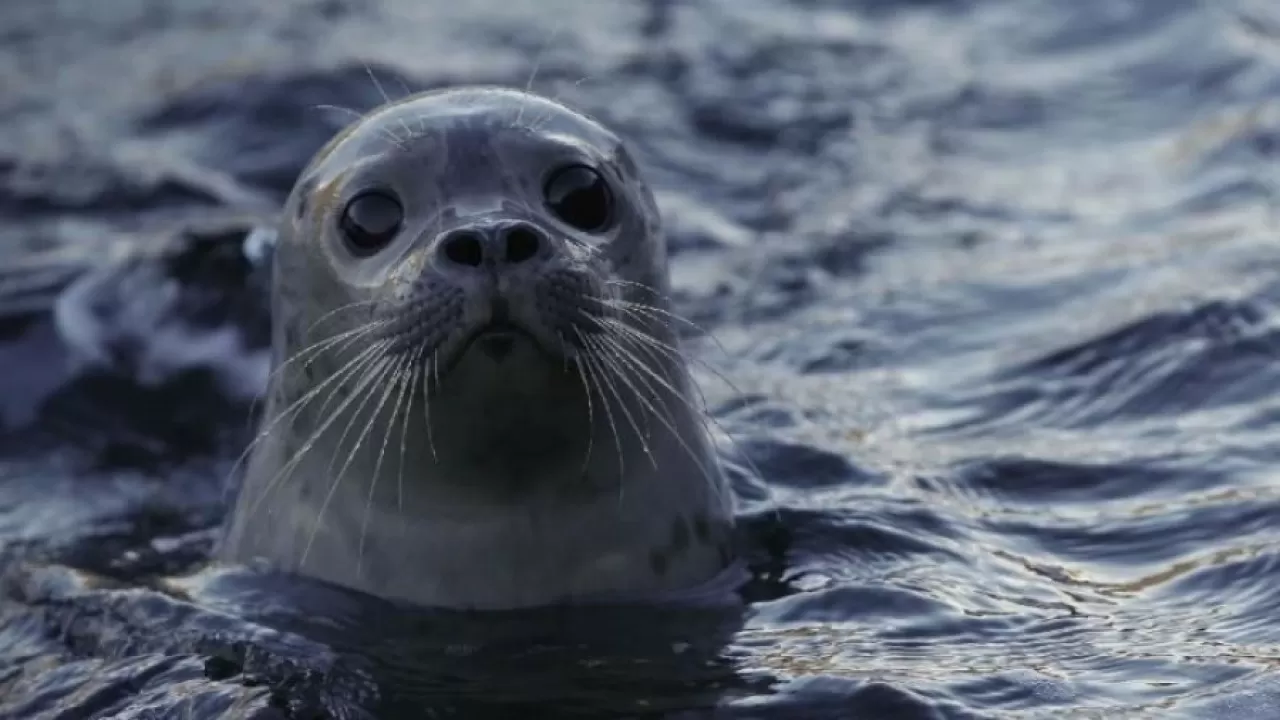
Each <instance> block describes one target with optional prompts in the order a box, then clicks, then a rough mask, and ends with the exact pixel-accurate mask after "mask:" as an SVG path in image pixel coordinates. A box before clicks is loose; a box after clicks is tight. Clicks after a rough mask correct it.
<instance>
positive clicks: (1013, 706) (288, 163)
mask: <svg viewBox="0 0 1280 720" xmlns="http://www.w3.org/2000/svg"><path fill="white" fill-rule="evenodd" d="M108 5H109V8H108ZM455 8H456V9H455ZM0 37H3V38H4V43H3V45H2V47H3V50H0V52H2V53H3V56H2V57H3V62H0V78H2V81H3V87H4V92H3V93H0V123H3V125H0V128H2V129H0V214H2V215H3V220H4V221H3V223H0V247H3V248H4V250H3V251H2V252H3V253H4V254H3V256H2V257H3V275H2V276H0V277H2V279H0V296H2V297H3V302H2V303H0V367H2V368H3V369H4V372H3V373H0V421H2V422H3V428H4V432H3V433H2V434H0V538H2V541H3V546H4V553H3V557H4V560H3V565H0V570H2V573H3V578H4V584H3V592H4V595H3V596H2V597H3V600H0V717H3V718H51V719H52V718H90V717H93V718H108V717H109V718H120V719H123V718H171V717H177V718H185V717H193V718H194V717H198V718H205V717H209V718H214V717H220V718H239V717H253V718H283V717H287V718H320V717H340V718H362V717H468V718H485V717H544V716H554V717H671V718H702V717H734V718H782V717H786V718H917V717H919V718H1107V719H1111V718H1232V719H1236V718H1242V719H1246V720H1252V719H1259V720H1269V719H1271V718H1275V717H1280V622H1278V621H1277V620H1276V618H1277V617H1280V583H1277V581H1276V578H1277V577H1280V574H1278V572H1280V479H1278V478H1277V476H1276V471H1275V470H1273V469H1272V468H1273V465H1274V463H1275V461H1276V459H1277V456H1278V455H1280V445H1278V443H1277V430H1278V429H1280V395H1277V393H1275V392H1274V388H1275V387H1276V386H1277V381H1278V380H1280V371H1278V370H1277V369H1276V368H1277V365H1276V363H1275V362H1274V357H1275V356H1276V350H1277V349H1278V348H1280V326H1278V325H1277V322H1276V318H1277V317H1278V316H1277V310H1278V308H1277V304H1278V303H1280V283H1277V280H1276V278H1277V269H1280V256H1278V255H1277V254H1276V252H1275V250H1274V247H1275V237H1276V235H1277V227H1278V224H1277V222H1276V220H1277V217H1276V210H1275V208H1276V202H1275V198H1274V195H1275V190H1274V189H1273V188H1274V187H1275V184H1276V182H1275V181H1276V180H1277V171H1276V169H1275V168H1276V164H1275V162H1274V161H1275V155H1276V154H1277V150H1278V148H1280V142H1278V141H1280V104H1277V103H1278V101H1277V98H1278V97H1280V95H1278V92H1280V13H1278V12H1277V10H1276V9H1275V8H1274V7H1273V3H1269V2H1264V0H1255V1H1253V2H1246V1H1243V0H1223V1H1217V2H1212V3H1210V2H1192V1H1191V0H1087V1H1081V2H1071V3H1068V2H1055V1H1053V0H967V1H961V0H955V1H953V2H941V1H934V2H925V1H924V0H915V1H914V2H908V1H907V0H901V1H900V2H890V1H889V0H854V1H850V2H824V1H823V0H792V1H791V2H777V1H774V2H765V1H764V0H705V1H704V2H698V3H694V2H678V1H677V0H650V1H649V2H640V1H636V2H622V1H620V0H619V1H612V2H603V1H599V0H592V2H589V3H588V2H586V0H556V1H554V2H543V1H542V0H539V1H538V2H532V1H531V0H508V1H507V2H501V3H498V2H473V3H467V4H465V5H464V4H461V3H459V4H453V3H443V2H412V1H410V0H386V1H384V2H377V1H375V0H281V1H280V2H274V3H253V4H251V3H240V4H228V3H225V2H200V1H198V0H189V1H186V2H181V3H149V2H144V1H142V0H127V1H126V0H120V2H114V3H110V4H107V3H91V2H88V0H79V1H75V0H64V1H62V2H47V3H9V4H8V5H7V6H6V7H5V8H4V10H3V11H0ZM366 65H367V67H368V68H370V69H372V70H373V72H374V75H375V76H377V77H378V78H379V79H380V81H381V84H382V85H383V87H384V88H385V89H386V92H387V93H388V94H391V95H392V96H398V95H401V94H403V93H404V92H405V90H406V88H414V89H416V88H424V87H435V86H441V85H449V84H456V83H464V82H466V83H470V82H497V83H503V84H510V85H516V86H524V85H525V84H526V83H528V82H529V81H530V78H531V77H532V87H533V88H534V89H535V90H537V91H540V92H543V93H546V94H549V95H554V96H559V97H561V98H562V99H564V100H565V101H567V102H569V103H570V104H572V105H574V106H576V107H579V108H582V109H584V110H586V111H588V112H590V113H592V114H594V115H596V116H598V117H599V118H600V119H602V120H603V121H605V122H606V123H608V124H610V125H611V126H613V127H614V128H616V129H617V130H618V131H619V132H620V133H621V134H622V135H624V136H625V137H626V138H627V139H628V140H629V141H630V142H631V143H632V144H633V146H634V147H635V149H636V154H637V155H638V157H639V158H640V160H641V161H642V163H643V165H644V169H645V171H646V173H647V174H648V176H649V177H650V179H651V181H652V182H653V184H654V185H655V187H656V188H657V190H658V193H659V196H660V202H661V205H662V207H663V209H664V211H665V213H666V216H667V219H668V224H669V226H670V229H671V235H672V245H673V248H674V249H675V251H676V256H675V269H674V273H675V283H676V288H677V292H678V300H679V306H680V310H681V311H682V312H683V313H685V314H686V315H688V316H689V317H691V318H693V319H694V320H696V321H697V322H698V323H699V324H701V325H703V326H704V327H706V328H707V329H708V330H709V331H710V332H711V333H713V334H714V336H715V339H716V341H718V342H712V341H711V340H709V339H707V338H705V337H691V338H690V339H689V344H690V348H691V351H692V352H694V353H695V354H696V355H697V356H698V357H699V358H700V359H701V360H702V361H704V362H705V364H706V365H707V366H709V367H711V368H714V370H715V372H712V371H711V370H707V369H705V368H703V369H700V374H701V379H702V381H703V386H704V388H705V391H706V393H707V395H708V399H709V401H710V402H711V404H712V406H713V407H714V408H715V410H716V415H717V419H718V420H719V422H720V423H721V424H722V425H723V426H724V427H725V428H726V430H728V431H729V432H730V433H731V434H732V435H733V436H734V437H735V438H736V439H737V447H738V448H739V449H738V450H736V451H735V450H732V449H730V450H728V451H727V457H726V462H727V463H729V464H730V465H731V467H733V468H734V469H735V473H736V474H737V475H738V476H739V480H740V481H741V482H740V485H741V488H742V491H743V497H744V500H745V502H744V510H743V514H744V527H745V530H746V533H745V534H746V536H747V537H746V544H747V547H748V549H749V551H750V554H751V559H752V563H753V569H754V572H755V577H754V579H753V581H752V582H751V583H750V584H749V585H748V586H747V587H746V588H744V591H743V593H744V595H745V596H746V598H747V600H748V601H749V604H748V605H747V609H746V611H745V612H730V611H711V610H708V611H705V612H697V613H694V612H680V611H672V610H663V609H660V608H658V609H655V608H647V609H634V610H599V611H593V612H589V613H588V612H581V613H564V612H554V611H547V612H536V613H516V614H512V615H502V616H498V617H476V616H469V615H465V614H463V615H458V614H439V613H426V612H420V611H412V610H408V609H404V608H399V607H392V606H390V605H388V604H386V603H383V602H381V601H378V600H376V599H371V598H365V597H360V596H357V595H354V594H350V593H344V592H341V591H338V590H335V589H333V588H328V587H323V586H320V585H318V584H313V583H308V582H306V581H301V580H288V579H282V578H272V577H270V576H265V575H260V574H257V573H255V572H253V571H251V570H247V569H241V570H209V569H204V565H203V561H204V558H205V557H206V555H207V553H208V550H209V547H210V543H211V542H212V538H213V531H214V528H216V525H217V523H218V521H219V520H220V518H221V516H222V502H223V491H222V478H223V477H224V476H225V474H226V472H227V470H228V469H229V466H230V461H231V459H232V458H234V456H235V455H236V453H237V452H238V450H239V449H240V448H241V447H242V446H243V444H244V442H245V439H246V437H247V434H248V432H249V429H248V422H247V417H248V410H249V405H248V398H250V397H251V396H252V394H253V392H254V390H255V388H257V387H260V383H261V380H262V355H261V350H262V347H263V342H264V338H263V327H264V322H265V317H264V314H263V313H264V310H263V307H262V304H261V295H260V287H258V286H257V285H256V284H255V283H256V282H257V281H256V279H255V276H254V274H253V273H252V270H251V267H250V265H249V263H248V262H247V261H246V260H245V259H244V258H243V257H242V255H241V254H240V252H239V247H240V242H241V240H242V239H243V237H244V236H245V234H246V233H247V232H248V231H249V229H250V228H252V227H253V226H254V225H255V224H257V223H260V222H263V221H264V220H266V219H267V218H269V217H270V213H271V212H272V211H273V209H274V207H275V206H276V204H277V203H278V202H279V201H280V199H281V198H282V196H283V193H284V192H285V191H286V190H287V189H288V187H289V185H290V183H291V182H292V179H293V176H294V174H295V173H296V172H297V170H298V169H299V168H300V166H301V164H302V163H303V162H304V161H305V160H306V158H307V156H308V155H309V154H310V153H311V152H312V151H313V150H314V149H316V148H317V147H318V146H319V145H320V144H321V143H322V142H323V141H324V140H325V139H327V138H328V137H329V135H330V134H332V133H333V132H334V131H335V130H336V129H337V128H339V127H340V126H341V125H342V124H343V123H344V122H346V120H347V117H346V116H344V114H343V113H342V112H340V111H325V110H318V109H316V108H315V107H314V106H316V105H320V104H330V105H338V106H345V107H351V108H355V109H359V110H363V109H367V108H369V107H371V106H372V105H374V104H376V103H378V102H380V101H381V94H380V92H379V90H378V89H377V87H376V86H375V85H374V84H373V83H372V82H371V81H370V79H369V75H368V74H367V72H366ZM535 68H536V73H535V72H534V69H535ZM68 287H69V289H67V288H68ZM59 293H62V295H61V296H60V295H59ZM59 297H61V300H57V298H59ZM55 311H56V312H55ZM55 319H56V321H57V322H55ZM60 332H61V334H59V333H60ZM721 376H723V379H722V377H721ZM731 448H732V446H731ZM744 456H745V457H744ZM747 459H750V460H751V461H753V463H754V464H755V465H756V466H758V467H759V469H760V471H761V472H762V473H763V475H764V478H765V481H766V482H767V485H768V491H769V492H765V491H764V488H762V487H761V485H760V483H758V482H756V481H754V480H753V479H752V477H751V473H749V472H747V471H746V470H745V469H744V468H747V467H748V466H749V463H748V462H747ZM770 495H771V496H772V499H773V501H774V503H775V505H774V506H776V508H777V510H778V512H777V514H776V515H775V514H774V513H772V512H771V511H770V507H774V506H770V505H769V504H768V503H767V502H766V497H767V496H770Z"/></svg>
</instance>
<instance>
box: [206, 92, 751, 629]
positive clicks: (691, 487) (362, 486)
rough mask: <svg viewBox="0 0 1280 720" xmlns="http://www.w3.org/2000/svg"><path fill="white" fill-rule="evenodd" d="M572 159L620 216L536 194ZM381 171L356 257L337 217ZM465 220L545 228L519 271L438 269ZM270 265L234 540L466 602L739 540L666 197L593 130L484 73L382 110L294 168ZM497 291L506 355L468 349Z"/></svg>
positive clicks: (672, 583)
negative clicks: (364, 251) (510, 328)
mask: <svg viewBox="0 0 1280 720" xmlns="http://www.w3.org/2000/svg"><path fill="white" fill-rule="evenodd" d="M568 162H581V163H587V164H590V165H591V166H593V167H594V168H596V169H597V171H599V172H600V173H601V174H602V175H603V176H604V177H605V178H606V180H607V181H608V183H609V185H610V187H611V189H612V191H613V194H614V197H615V205H616V207H617V210H618V212H619V216H618V221H617V223H616V224H615V225H614V226H613V227H612V229H610V230H608V231H606V232H605V233H602V234H599V235H592V234H589V233H583V232H580V231H577V230H575V229H574V228H572V227H570V226H568V225H566V224H564V223H562V222H560V221H559V220H558V219H556V218H555V217H553V216H552V214H551V213H550V212H548V210H547V209H546V207H545V206H544V204H543V202H542V199H541V194H542V187H543V184H544V182H545V179H546V174H547V173H548V172H549V171H550V170H551V169H553V168H555V167H559V166H561V165H563V164H565V163H568ZM373 186H381V187H386V188H392V189H394V190H395V192H396V193H397V194H398V195H399V196H400V197H401V198H402V202H403V204H404V206H405V222H404V225H403V227H402V229H401V231H400V233H399V235H398V236H397V237H396V239H395V240H393V241H392V243H391V245H390V246H389V247H387V248H385V249H384V250H382V251H381V252H379V253H378V254H376V255H374V256H372V257H367V258H359V257H355V256H353V255H351V254H350V253H349V252H347V251H346V250H345V248H344V246H343V245H342V242H341V239H340V236H339V232H338V229H337V221H336V219H337V214H338V213H340V212H341V209H342V207H343V206H344V204H345V202H346V201H347V200H348V199H349V198H351V197H352V196H353V195H354V194H355V193H357V192H359V191H361V190H364V189H366V188H369V187H373ZM479 222H489V223H492V222H512V223H516V222H518V223H525V224H527V225H529V226H531V227H534V228H536V229H537V230H538V231H540V232H541V233H543V235H544V236H545V237H546V238H548V239H549V244H547V245H545V246H540V247H541V249H540V252H542V253H543V254H542V255H540V256H538V257H536V258H535V259H534V261H531V262H528V263H525V264H524V265H521V266H519V267H518V268H510V267H508V268H502V269H493V270H492V271H489V269H486V270H485V271H482V272H481V271H477V272H473V273H471V274H466V273H461V272H456V271H453V270H450V269H449V268H448V267H445V266H443V265H441V261H440V254H439V252H438V247H437V244H438V239H439V238H440V237H442V236H443V235H444V234H446V233H448V232H449V231H451V230H456V229H458V228H465V227H469V226H470V225H471V224H474V223H479ZM272 263H273V264H272V270H273V273H272V275H273V280H272V310H273V350H274V363H273V365H274V368H275V372H274V373H273V375H272V381H271V383H270V387H269V392H268V396H267V405H266V412H265V415H264V420H263V427H262V430H261V433H260V436H259V439H258V440H257V441H256V442H255V444H254V445H253V447H252V448H251V452H250V454H249V456H248V464H247V467H246V471H245V476H244V480H243V482H242V484H241V488H242V489H241V493H240V496H239V497H238V498H237V502H236V505H235V508H234V511H233V513H232V515H231V517H230V519H229V522H228V528H227V534H226V537H225V539H224V542H223V543H222V545H221V548H220V555H221V557H222V558H223V559H225V560H228V561H233V562H243V561H247V560H250V559H252V558H265V559H266V560H268V561H269V562H271V563H273V564H274V565H276V566H277V567H280V568H283V569H287V570H291V571H295V572H299V573H302V574H305V575H309V576H314V577H318V578H322V579H325V580H329V581H331V582H335V583H339V584H342V585H346V586H349V587H353V588H357V589H360V590H363V591H366V592H370V593H373V594H377V595H382V596H387V597H394V598H400V599H405V600H409V601H412V602H416V603H420V604H425V605H433V606H446V607H464V608H512V607H524V606H534V605H545V604H553V603H563V602H574V601H577V600H584V601H586V600H590V599H592V598H594V597H599V596H610V597H623V598H625V597H626V596H628V595H635V596H639V595H646V596H649V595H653V594H654V593H658V594H661V593H663V592H668V591H670V592H677V591H680V590H684V589H687V588H690V587H693V586H696V585H699V584H702V583H705V582H707V581H708V579H709V578H712V577H713V576H715V575H716V574H717V573H719V572H720V571H721V570H722V569H723V568H724V567H725V565H726V564H727V563H729V562H730V561H731V560H732V553H730V552H728V551H727V550H726V548H727V547H728V546H727V545H726V541H725V540H724V538H725V537H726V536H727V531H728V529H729V528H730V527H731V526H732V522H733V499H732V496H731V493H730V492H729V490H728V489H727V486H726V483H725V480H724V478H723V477H722V476H721V474H720V471H719V468H718V467H717V464H716V461H715V455H714V452H713V449H712V446H711V442H710V440H709V437H708V434H707V432H706V429H705V427H704V420H705V417H704V415H703V411H702V409H701V408H700V407H698V406H697V404H696V400H695V398H696V397H697V393H696V392H695V391H694V389H693V387H692V384H691V380H690V378H689V373H688V369H687V367H686V365H685V362H684V359H683V357H682V356H681V355H680V354H679V352H678V349H677V348H678V340H677V333H676V328H675V327H674V322H676V320H675V319H674V316H673V315H671V308H670V306H669V303H668V300H667V297H668V285H667V277H668V271H667V254H666V245H665V241H664V240H663V237H662V232H661V228H660V224H659V216H658V210H657V207H656V205H655V204H654V200H653V197H652V195H651V194H650V192H649V190H648V188H647V187H646V185H645V183H644V182H643V180H642V179H641V178H640V177H639V174H638V171H637V170H636V166H635V164H634V163H633V162H632V161H631V159H630V158H629V157H628V156H627V153H626V150H625V148H624V146H623V145H622V143H621V141H620V140H619V139H618V138H617V137H616V136H615V135H614V134H613V133H611V132H610V131H608V130H607V129H606V128H604V127H603V126H601V125H600V124H598V123H596V122H594V121H592V120H590V119H588V118H586V117H584V116H583V115H581V114H579V113H576V112H574V111H572V110H569V109H567V108H565V107H564V106H562V105H559V104H557V103H554V102H552V101H550V100H547V99H544V98H540V97H537V96H534V95H530V94H526V93H520V92H515V91H511V90H501V89H493V88H469V89H462V90H451V91H444V92H436V93H428V94H424V95H418V96H413V97H410V98H406V99H405V100H403V101H400V102H398V103H393V104H390V105H388V106H384V107H383V108H380V109H378V110H375V111H374V112H372V113H370V114H369V115H368V116H366V117H365V118H363V119H362V120H360V121H359V122H357V123H356V124H355V125H354V126H352V127H351V128H348V129H347V130H346V131H344V132H343V133H342V134H340V135H339V136H338V137H336V138H335V139H334V140H333V141H331V142H330V143H329V144H328V145H327V146H326V147H325V148H324V149H322V150H321V151H320V152H319V153H318V154H317V156H316V157H315V159H314V160H313V161H312V162H311V164H310V165H309V166H308V167H307V168H306V169H305V170H304V171H303V173H302V174H301V176H300V177H299V179H298V182H297V184H296V186H295V188H294V191H293V193H292V194H291V196H290V198H289V201H288V203H287V205H286V208H285V212H284V214H283V219H282V222H281V225H280V229H279V233H278V241H277V247H276V248H275V253H274V257H273V259H272ZM497 305H503V306H505V307H506V308H507V309H508V312H509V315H510V317H511V318H512V320H513V321H514V322H515V323H516V324H517V325H519V327H520V328H521V329H523V330H524V331H526V332H527V341H521V342H518V343H517V344H516V347H515V349H514V350H513V351H512V354H511V356H510V357H508V358H506V359H505V360H502V361H498V360H493V359H491V358H487V357H485V356H483V355H482V354H480V353H478V352H476V351H475V350H474V349H468V348H469V345H468V342H469V338H470V337H471V334H472V333H473V331H474V330H475V328H477V327H478V326H480V325H483V324H484V323H486V322H488V321H489V319H490V318H491V317H492V314H493V313H494V312H495V309H494V308H495V306H497ZM339 338H342V339H340V340H339ZM643 338H647V339H643ZM326 340H327V341H328V344H326V345H322V346H317V345H316V343H321V342H325V341H326ZM619 350H622V351H624V352H625V356H624V355H620V354H619V352H618V351H619ZM352 363H354V365H353V364H352Z"/></svg>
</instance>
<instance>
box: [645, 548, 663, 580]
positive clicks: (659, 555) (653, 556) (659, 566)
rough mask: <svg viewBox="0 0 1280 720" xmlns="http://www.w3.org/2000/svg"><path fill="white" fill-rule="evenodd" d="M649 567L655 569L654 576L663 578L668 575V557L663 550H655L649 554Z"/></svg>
mask: <svg viewBox="0 0 1280 720" xmlns="http://www.w3.org/2000/svg"><path fill="white" fill-rule="evenodd" d="M649 567H650V568H652V569H653V574H655V575H657V576H659V577H661V576H663V575H666V574H667V556H666V555H664V554H663V552H662V551H661V550H653V551H651V552H650V553H649Z"/></svg>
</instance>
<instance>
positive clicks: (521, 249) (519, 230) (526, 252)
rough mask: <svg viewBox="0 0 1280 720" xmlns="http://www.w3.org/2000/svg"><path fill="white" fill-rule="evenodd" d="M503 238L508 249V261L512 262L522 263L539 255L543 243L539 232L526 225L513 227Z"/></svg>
mask: <svg viewBox="0 0 1280 720" xmlns="http://www.w3.org/2000/svg"><path fill="white" fill-rule="evenodd" d="M502 239H503V244H504V245H506V249H507V253H506V257H507V262H509V263H512V264H515V263H522V262H524V261H525V260H528V259H529V258H532V257H533V256H535V255H537V254H538V247H539V246H540V245H541V244H542V238H541V237H539V236H538V233H536V232H534V231H533V230H530V229H529V228H526V227H514V228H511V229H510V230H508V231H507V232H506V233H505V234H504V235H503V238H502Z"/></svg>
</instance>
